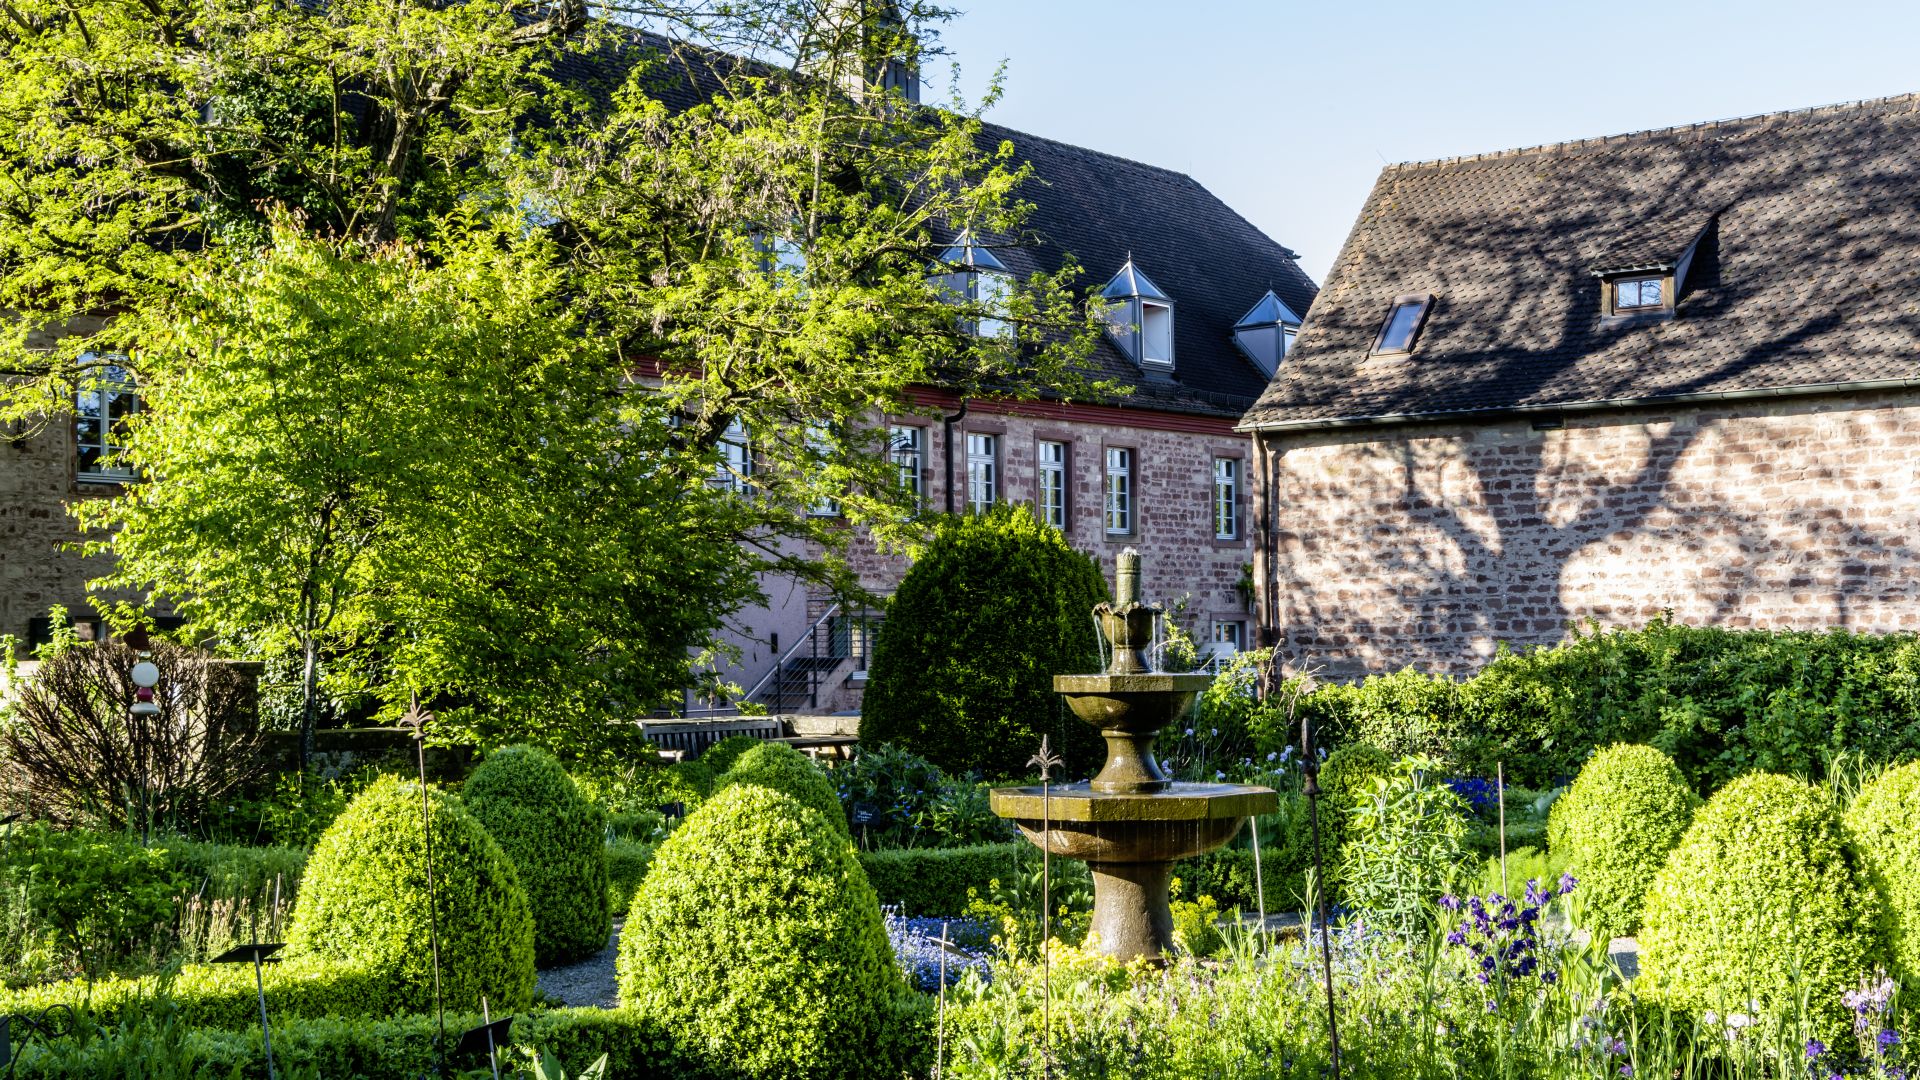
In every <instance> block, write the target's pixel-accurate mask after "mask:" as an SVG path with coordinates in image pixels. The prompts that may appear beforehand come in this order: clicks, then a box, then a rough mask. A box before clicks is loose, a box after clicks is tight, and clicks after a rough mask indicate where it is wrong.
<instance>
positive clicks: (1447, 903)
mask: <svg viewBox="0 0 1920 1080" xmlns="http://www.w3.org/2000/svg"><path fill="white" fill-rule="evenodd" d="M1440 906H1441V907H1442V908H1443V909H1445V910H1447V911H1459V910H1460V898H1459V897H1457V896H1455V895H1453V894H1452V893H1448V894H1446V895H1445V896H1442V897H1441V898H1440Z"/></svg>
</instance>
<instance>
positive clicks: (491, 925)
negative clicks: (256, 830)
mask: <svg viewBox="0 0 1920 1080" xmlns="http://www.w3.org/2000/svg"><path fill="white" fill-rule="evenodd" d="M429 790H430V798H431V800H432V806H433V810H432V813H433V871H434V872H433V883H434V893H435V896H436V897H437V913H438V923H439V941H440V980H441V987H442V990H443V993H444V996H445V1000H446V1004H447V1007H448V1008H450V1009H477V1008H479V1006H480V998H481V995H483V994H484V995H485V996H486V998H487V1000H488V1001H489V1002H490V1003H491V1005H492V1007H493V1008H494V1009H497V1010H501V1011H506V1010H510V1009H524V1008H526V1007H527V1005H528V1004H529V1003H530V1002H531V1000H532V998H533V979H534V974H533V971H534V967H533V916H532V914H531V913H530V912H529V911H528V908H527V894H526V892H525V891H524V890H522V889H521V887H520V882H519V879H518V877H517V876H516V875H515V873H514V869H513V864H512V863H511V862H509V861H508V859H507V856H506V853H505V852H503V851H501V850H500V845H499V844H498V843H497V842H495V841H494V839H493V837H492V836H491V835H490V834H489V833H488V832H487V830H486V829H485V828H484V827H483V826H481V824H480V823H479V822H478V821H475V820H474V818H473V815H472V814H470V813H468V812H467V809H466V807H465V806H464V805H462V804H461V802H460V799H459V797H458V796H455V795H453V794H450V793H448V792H443V791H440V790H438V789H429ZM420 810H421V807H420V786H419V785H418V784H415V783H404V782H401V781H400V780H398V779H395V778H393V777H386V778H383V779H381V780H379V781H377V782H375V783H374V784H373V785H372V786H370V787H368V788H367V789H366V790H365V791H362V792H361V793H360V794H359V795H357V796H355V797H354V800H353V802H352V803H350V804H348V806H347V809H346V810H345V811H344V812H343V813H341V815H340V816H339V817H338V818H336V819H334V822H333V824H332V825H330V826H328V827H327V831H326V832H325V833H323V834H322V835H321V837H320V843H319V844H318V845H317V846H315V848H314V850H313V856H312V858H311V859H309V860H308V862H307V874H306V880H305V881H303V882H302V883H301V888H300V899H299V901H298V902H297V903H296V904H295V905H294V910H293V925H292V928H291V930H290V932H289V934H288V937H287V945H288V951H289V952H290V953H292V954H294V955H297V956H310V957H317V958H323V959H334V960H341V961H346V962H349V963H354V964H358V965H360V966H362V967H365V968H367V969H368V970H370V971H371V972H372V973H373V974H374V975H376V976H378V977H381V978H384V979H386V980H388V981H389V982H390V983H391V985H392V986H393V991H394V995H395V998H396V1000H397V1003H398V1007H399V1009H400V1010H401V1011H408V1012H424V1011H427V1010H429V1009H431V1008H433V970H432V951H431V947H430V944H429V935H428V917H429V913H428V902H427V878H426V867H425V859H424V854H425V853H424V851H423V850H422V849H423V844H422V840H423V833H422V830H421V827H420Z"/></svg>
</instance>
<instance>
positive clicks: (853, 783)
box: [832, 746, 1013, 850]
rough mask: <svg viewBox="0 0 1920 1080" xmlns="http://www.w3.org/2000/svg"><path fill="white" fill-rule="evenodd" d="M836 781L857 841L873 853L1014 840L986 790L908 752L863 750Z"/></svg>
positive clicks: (891, 748)
mask: <svg viewBox="0 0 1920 1080" xmlns="http://www.w3.org/2000/svg"><path fill="white" fill-rule="evenodd" d="M832 779H833V784H834V787H835V789H836V790H837V791H838V792H839V794H840V803H841V806H842V807H843V808H844V809H845V810H846V813H847V820H848V821H849V822H852V823H853V825H854V830H853V831H854V838H855V839H857V840H858V841H859V842H860V846H861V847H862V848H865V849H868V850H879V849H884V848H910V847H972V846H974V845H976V844H992V843H998V842H1001V841H1005V840H1007V839H1009V838H1010V837H1012V835H1013V826H1012V825H1010V824H1009V823H1008V822H1006V821H1005V820H1004V819H1002V818H1001V817H999V816H998V815H996V814H995V813H994V812H993V807H992V805H991V803H990V802H989V800H988V797H987V794H986V791H985V790H984V789H983V788H982V787H981V785H979V784H976V783H972V782H969V781H965V780H956V779H954V778H952V777H949V776H948V775H947V774H946V773H945V772H944V771H943V770H942V769H941V768H940V767H939V766H938V765H935V764H934V763H933V762H931V761H928V760H927V759H926V758H923V757H921V756H920V755H918V754H916V753H914V752H913V751H911V750H907V749H905V748H902V747H898V746H877V747H871V748H868V747H861V748H860V750H859V752H858V753H857V754H856V755H855V756H854V759H853V760H852V761H849V762H846V763H844V764H842V765H839V766H836V767H835V768H834V770H833V776H832Z"/></svg>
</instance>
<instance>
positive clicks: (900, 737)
mask: <svg viewBox="0 0 1920 1080" xmlns="http://www.w3.org/2000/svg"><path fill="white" fill-rule="evenodd" d="M1107 595H1108V594H1107V584H1106V581H1105V579H1104V578H1102V577H1101V575H1100V568H1099V565H1098V564H1097V563H1095V562H1094V561H1093V559H1092V558H1091V557H1089V556H1087V555H1085V554H1083V553H1082V552H1079V551H1076V550H1074V548H1073V547H1072V546H1071V545H1070V544H1068V543H1067V540H1066V537H1064V536H1063V535H1062V534H1061V533H1060V530H1058V529H1055V528H1052V527H1051V526H1048V525H1043V524H1041V523H1040V520H1039V519H1038V518H1036V517H1034V515H1033V511H1032V510H1030V509H1028V508H1026V507H1023V506H1014V505H1011V504H1002V505H999V506H996V507H994V508H993V509H992V510H991V511H989V512H987V513H985V514H979V515H969V516H966V517H956V518H948V519H947V520H946V521H945V522H944V523H943V524H942V525H941V526H940V528H939V530H938V532H936V533H935V535H934V538H933V541H932V542H931V543H929V544H928V545H927V549H926V551H925V552H923V553H922V554H921V556H920V558H919V559H917V560H916V561H915V562H914V564H913V567H912V569H910V570H908V571H907V574H906V576H905V577H904V578H902V579H901V581H900V587H899V589H898V590H896V591H895V592H894V594H893V599H892V601H891V602H890V603H889V605H888V607H887V620H886V622H885V623H883V624H882V625H881V627H880V635H879V638H878V640H877V641H875V643H874V650H873V671H872V678H871V679H870V680H869V681H868V683H867V691H866V696H865V699H864V701H863V702H862V704H861V710H860V742H861V743H862V744H863V745H866V746H879V745H880V744H882V743H889V742H890V743H896V744H898V745H900V746H904V747H906V748H907V749H909V750H912V751H913V752H914V753H916V754H920V755H922V756H924V757H926V758H928V759H929V760H931V761H932V762H933V763H934V764H936V765H938V766H940V767H941V768H942V769H944V770H946V771H947V772H948V773H949V774H951V775H955V776H964V775H966V774H969V773H979V774H981V775H984V776H988V777H1006V776H1025V775H1029V774H1030V773H1031V771H1032V770H1031V769H1030V767H1029V766H1028V765H1027V759H1028V758H1031V757H1032V756H1033V753H1034V751H1035V750H1037V749H1039V747H1040V738H1041V736H1042V735H1046V736H1048V737H1050V738H1051V740H1052V746H1053V749H1054V750H1055V751H1056V752H1058V753H1060V754H1061V755H1062V756H1064V757H1065V758H1066V761H1067V767H1066V772H1067V774H1068V778H1069V779H1072V778H1074V777H1084V776H1088V775H1090V774H1091V773H1092V771H1093V770H1094V768H1096V767H1097V766H1098V765H1099V763H1100V761H1101V760H1102V759H1103V757H1104V754H1105V745H1104V744H1103V743H1102V742H1101V739H1100V734H1099V732H1098V731H1096V730H1095V729H1094V728H1093V726H1092V725H1091V724H1086V723H1082V722H1081V721H1080V720H1078V719H1076V718H1075V717H1074V716H1073V715H1072V714H1071V713H1069V712H1068V711H1067V709H1066V707H1065V706H1064V704H1063V703H1062V702H1061V699H1060V695H1058V694H1056V693H1054V692H1053V677H1054V676H1055V675H1060V674H1070V673H1073V672H1095V671H1098V670H1100V647H1099V643H1098V640H1097V638H1096V635H1095V632H1094V628H1093V620H1092V618H1091V617H1090V615H1091V613H1092V611H1093V607H1094V605H1096V604H1098V603H1100V602H1101V601H1102V600H1105V599H1107Z"/></svg>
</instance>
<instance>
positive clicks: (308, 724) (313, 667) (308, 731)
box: [300, 627, 320, 785]
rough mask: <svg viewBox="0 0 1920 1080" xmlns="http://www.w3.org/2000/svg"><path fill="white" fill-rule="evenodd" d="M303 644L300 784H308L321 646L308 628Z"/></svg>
mask: <svg viewBox="0 0 1920 1080" xmlns="http://www.w3.org/2000/svg"><path fill="white" fill-rule="evenodd" d="M304 638H305V640H304V641H303V642H302V643H301V654H302V659H303V660H304V662H305V663H304V668H305V670H304V671H303V673H302V674H301V677H300V783H301V784H302V785H305V783H306V782H307V765H308V762H309V761H311V760H312V758H313V729H314V727H315V725H316V722H317V720H318V714H319V711H320V687H319V683H320V662H319V661H320V658H319V651H320V650H319V645H318V643H317V642H316V641H315V640H314V634H313V630H312V628H311V627H308V629H307V632H306V634H305V635H304Z"/></svg>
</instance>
